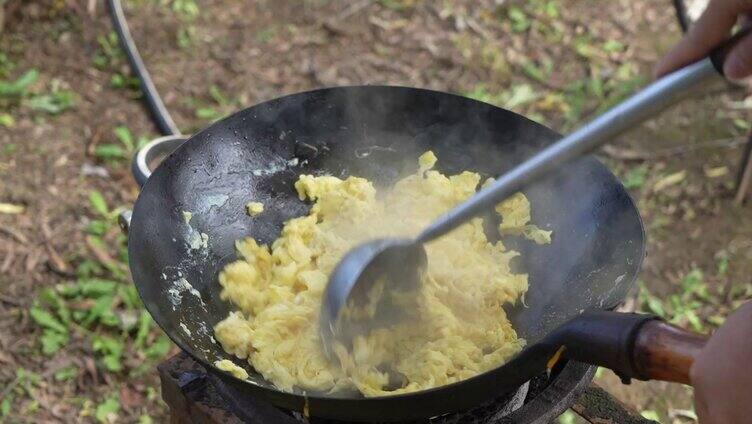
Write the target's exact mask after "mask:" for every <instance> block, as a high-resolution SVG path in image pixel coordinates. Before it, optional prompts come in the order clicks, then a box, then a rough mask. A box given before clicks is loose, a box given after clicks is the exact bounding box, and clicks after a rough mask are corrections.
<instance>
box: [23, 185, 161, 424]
mask: <svg viewBox="0 0 752 424" xmlns="http://www.w3.org/2000/svg"><path fill="white" fill-rule="evenodd" d="M89 211H90V215H91V220H90V223H89V225H88V226H87V232H89V235H88V236H87V245H89V246H90V247H91V249H92V250H93V251H95V252H98V253H97V254H94V255H93V257H91V258H89V257H86V258H83V259H82V260H81V261H80V263H79V264H78V266H77V267H76V271H75V274H76V278H75V279H72V280H70V281H68V282H64V283H61V284H58V285H56V286H54V287H46V288H43V289H42V290H40V291H39V292H38V294H37V296H36V299H35V301H34V304H33V306H32V307H31V308H30V309H29V316H30V317H31V318H32V320H33V322H34V323H35V324H36V325H37V326H38V327H39V328H40V329H41V330H42V336H41V337H40V342H39V348H40V351H41V353H42V354H44V355H47V356H52V355H55V354H57V353H58V352H59V351H60V350H61V349H65V348H66V346H67V345H68V343H69V342H70V340H71V339H74V337H72V335H74V334H75V335H76V337H75V339H85V340H86V341H87V343H89V344H90V346H91V350H92V351H93V352H94V355H95V357H96V359H97V361H98V363H99V365H100V367H101V369H103V370H104V371H106V372H109V373H124V372H128V373H130V374H133V375H137V374H140V373H143V372H144V370H145V369H147V367H148V366H149V365H148V364H145V363H143V364H141V365H138V366H130V367H129V366H127V365H126V364H125V361H124V358H125V357H126V355H127V356H128V357H136V358H139V357H140V358H145V359H159V358H161V357H163V356H164V355H165V354H167V352H168V351H169V350H170V348H171V344H170V342H169V339H167V338H166V337H165V336H164V335H160V334H159V332H156V329H155V327H154V325H153V322H152V320H151V318H150V316H149V314H148V313H147V312H146V311H145V310H144V308H143V305H142V304H141V301H140V299H139V297H138V293H137V292H136V289H135V287H134V286H133V284H131V283H130V282H128V275H127V273H126V271H125V268H126V266H125V262H126V261H127V253H126V248H125V239H124V237H123V236H122V235H120V233H119V229H118V228H117V224H116V217H117V215H118V213H119V210H118V209H117V208H111V207H109V206H108V204H107V201H106V200H105V198H104V196H102V194H101V193H99V192H98V191H92V192H91V193H90V194H89ZM113 236H114V241H115V242H114V243H112V242H111V240H113ZM105 240H108V241H105ZM113 245H114V246H116V250H117V251H116V252H115V254H114V255H113V254H112V253H111V252H110V251H111V250H112V246H113ZM75 375H76V370H75V369H74V368H70V367H68V368H62V369H60V370H58V371H57V372H56V373H55V374H54V378H55V380H57V381H65V380H68V379H71V378H73V377H74V376H75ZM110 404H111V402H110ZM110 412H111V411H110Z"/></svg>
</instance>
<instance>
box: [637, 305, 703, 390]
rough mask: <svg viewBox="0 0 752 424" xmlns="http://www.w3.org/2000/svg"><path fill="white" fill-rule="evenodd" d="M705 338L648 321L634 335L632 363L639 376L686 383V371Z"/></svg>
mask: <svg viewBox="0 0 752 424" xmlns="http://www.w3.org/2000/svg"><path fill="white" fill-rule="evenodd" d="M707 340H708V337H707V336H704V335H701V334H697V333H693V332H690V331H686V330H682V329H681V328H677V327H674V326H673V325H671V324H667V323H665V322H663V321H659V320H654V321H648V322H646V323H645V324H643V325H642V327H641V328H640V329H639V331H638V333H637V337H636V338H635V343H634V350H633V351H632V358H633V361H634V366H635V368H636V370H637V372H638V374H639V375H640V377H641V378H646V379H650V380H662V381H671V382H675V383H683V384H690V383H691V381H690V378H689V370H690V368H692V364H693V363H694V360H695V356H697V354H698V353H699V352H700V351H701V350H702V348H703V347H704V346H705V343H706V342H707Z"/></svg>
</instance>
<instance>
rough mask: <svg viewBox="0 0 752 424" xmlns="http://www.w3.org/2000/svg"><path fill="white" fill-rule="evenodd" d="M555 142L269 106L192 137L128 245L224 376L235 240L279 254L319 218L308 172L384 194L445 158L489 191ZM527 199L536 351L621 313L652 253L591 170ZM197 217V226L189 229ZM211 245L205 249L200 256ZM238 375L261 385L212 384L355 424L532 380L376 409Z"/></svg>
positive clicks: (422, 99)
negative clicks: (222, 282) (569, 323)
mask: <svg viewBox="0 0 752 424" xmlns="http://www.w3.org/2000/svg"><path fill="white" fill-rule="evenodd" d="M556 139H558V135H557V134H556V133H555V132H553V131H551V130H549V129H547V128H546V127H544V126H542V125H539V124H536V123H535V122H532V121H530V120H528V119H526V118H524V117H522V116H520V115H517V114H515V113H512V112H509V111H506V110H503V109H500V108H497V107H494V106H491V105H488V104H485V103H481V102H477V101H474V100H471V99H467V98H464V97H460V96H455V95H451V94H446V93H440V92H435V91H429V90H421V89H413V88H402V87H368V86H367V87H340V88H331V89H322V90H317V91H312V92H306V93H300V94H295V95H291V96H287V97H283V98H279V99H275V100H271V101H268V102H265V103H262V104H259V105H256V106H254V107H251V108H249V109H246V110H243V111H241V112H238V113H236V114H234V115H232V116H230V117H228V118H226V119H224V120H222V121H219V122H217V123H215V124H213V125H212V126H210V127H209V128H207V129H205V130H204V131H202V132H200V133H198V134H196V135H194V136H193V137H192V138H191V139H190V140H188V141H187V142H186V143H185V144H184V145H183V146H181V147H180V148H179V149H178V150H177V151H176V152H175V153H174V154H172V155H171V156H170V157H168V158H167V159H166V160H165V161H164V162H163V163H162V165H161V166H160V167H159V168H158V169H157V170H156V171H155V172H154V174H153V175H152V176H151V177H150V178H149V180H148V181H147V183H146V184H145V186H144V187H143V191H142V193H141V195H140V196H139V199H138V201H137V203H136V205H135V208H134V213H133V218H132V224H131V231H130V235H129V255H130V266H131V271H132V273H133V278H134V281H135V283H136V285H137V287H138V290H139V292H140V294H141V297H142V299H143V300H144V303H145V305H146V307H147V309H148V310H149V312H150V313H151V315H152V316H153V318H154V320H155V321H156V322H157V323H158V324H159V325H160V326H161V327H162V329H164V330H165V332H166V333H167V334H168V335H169V336H170V337H171V338H172V340H173V341H175V343H176V344H178V345H179V346H180V347H181V348H182V349H183V350H185V351H186V352H188V353H189V354H191V355H192V356H194V357H195V358H196V359H197V360H199V361H200V362H202V363H203V365H205V366H207V368H209V369H210V370H211V369H212V368H213V367H212V366H211V364H212V363H213V362H214V361H215V360H217V359H223V358H230V356H229V355H227V354H226V353H225V352H224V351H223V350H222V348H221V346H220V345H219V344H217V343H216V342H215V341H214V339H213V337H212V334H213V330H212V328H213V326H214V325H215V324H216V323H217V322H219V321H220V320H222V319H223V318H225V317H226V316H227V315H228V313H229V312H230V311H232V310H234V309H235V308H234V307H233V306H232V305H231V304H229V303H227V302H225V301H222V300H220V298H219V292H220V286H219V284H218V282H217V276H218V273H219V271H220V270H221V269H222V267H223V266H224V265H225V264H227V263H228V262H230V261H232V260H234V259H235V251H234V243H235V241H236V240H237V239H239V238H243V237H247V236H252V237H254V238H255V239H257V240H258V241H259V242H260V243H271V242H273V241H274V240H275V239H276V238H277V237H278V235H279V233H280V230H281V228H282V225H283V223H284V222H285V221H287V220H288V219H290V218H293V217H297V216H300V215H303V214H306V213H307V211H308V209H309V206H310V205H309V204H307V203H305V202H303V201H300V200H299V199H298V196H297V193H296V192H295V189H294V187H293V184H294V182H295V181H296V180H297V178H298V176H299V175H300V174H314V175H322V174H329V175H334V176H338V177H347V176H349V175H356V176H361V177H364V178H367V179H369V180H371V181H373V182H374V183H375V184H376V185H377V186H378V187H384V186H389V185H390V184H392V183H393V182H395V181H396V180H397V179H399V178H400V177H403V176H405V175H407V174H409V173H412V172H414V171H415V169H416V160H417V157H418V156H419V155H420V154H421V153H423V152H425V151H426V150H433V151H434V152H435V153H436V155H437V156H438V158H439V162H438V166H437V169H438V170H440V171H441V172H443V173H446V174H456V173H459V172H462V171H464V170H470V171H475V172H479V173H480V174H481V175H482V177H484V178H485V177H490V176H496V175H499V174H500V173H503V172H504V171H505V170H507V169H509V168H510V167H511V166H513V165H514V164H516V163H519V162H520V161H522V160H524V158H526V157H527V156H530V155H531V154H532V153H534V152H535V151H537V150H539V149H540V148H541V147H542V146H544V145H546V144H548V143H551V142H553V141H555V140H556ZM525 194H526V195H527V196H528V198H529V199H530V202H531V204H532V212H533V222H534V223H535V224H537V225H539V226H540V227H541V228H543V229H549V230H553V232H554V233H553V242H552V244H551V245H544V246H537V245H535V244H533V243H531V242H527V241H523V240H519V239H517V238H508V239H507V238H505V239H504V242H505V245H506V246H507V247H509V248H513V249H515V250H518V251H520V252H521V253H522V257H521V260H519V261H518V263H517V265H518V266H519V267H520V271H521V272H527V273H528V274H529V276H530V278H529V282H530V288H529V291H528V292H527V294H526V296H525V302H524V305H523V304H521V303H520V304H518V305H515V306H513V307H510V308H509V309H508V313H509V316H510V319H511V320H512V323H513V325H514V328H515V329H516V330H517V332H518V334H519V336H520V337H522V338H525V339H527V341H528V344H529V345H530V344H533V343H534V342H535V341H537V340H539V339H540V338H541V337H542V336H544V335H545V334H546V333H547V332H548V331H550V330H551V329H552V328H554V327H556V326H557V325H558V324H560V323H562V322H563V321H565V320H566V319H567V318H570V317H572V316H574V315H576V314H578V313H580V312H581V311H583V310H587V309H592V308H599V309H608V308H612V307H614V306H615V305H617V304H618V303H619V302H620V301H621V300H623V298H624V296H625V295H626V292H627V291H628V290H629V288H630V287H631V286H632V285H633V282H634V279H635V276H636V273H637V270H638V268H639V266H640V263H641V260H642V257H643V255H644V236H643V229H642V224H641V221H640V218H639V215H638V212H637V210H636V208H635V206H634V204H633V202H632V200H631V199H630V197H629V195H628V194H627V192H626V190H625V189H624V188H623V186H622V185H621V184H620V183H619V182H618V180H617V179H616V178H615V177H614V176H613V175H612V174H611V173H610V172H609V171H608V170H607V169H606V168H605V167H604V166H603V165H602V164H600V163H599V162H598V161H597V160H595V159H594V158H592V157H587V158H583V159H580V160H578V161H576V162H573V163H571V164H567V165H563V166H562V167H561V169H560V170H559V171H557V173H556V174H554V175H552V176H551V177H549V178H547V179H545V180H544V181H542V182H540V183H538V184H536V185H534V186H532V187H529V188H528V189H526V190H525ZM249 201H259V202H262V203H263V204H264V205H265V210H264V213H262V214H261V215H259V216H256V217H253V218H251V217H249V216H248V215H246V212H245V204H246V203H247V202H249ZM183 211H188V212H191V213H192V218H191V220H190V221H189V222H188V223H186V222H185V219H184V216H183V213H182V212H183ZM489 216H490V215H489ZM201 233H204V234H206V235H207V236H208V241H207V247H206V248H203V247H199V248H198V249H194V248H191V247H190V245H191V244H192V243H193V246H194V247H195V246H196V243H195V241H196V238H195V237H196V236H199V239H198V240H200V234H201ZM181 279H185V281H187V282H188V283H190V284H191V286H192V287H193V288H195V289H196V290H197V291H198V292H199V293H200V298H199V297H197V296H195V295H194V294H191V292H190V291H189V290H186V286H185V285H184V284H183V283H182V282H181V281H182V280H181ZM176 282H177V283H176ZM528 350H530V349H528ZM518 359H521V358H519V357H518ZM235 362H236V363H238V364H241V365H244V367H245V368H246V369H247V370H248V371H249V374H250V378H249V380H250V382H243V381H240V380H236V379H234V378H232V377H230V376H229V375H227V374H224V373H221V372H219V371H218V370H216V369H214V370H212V371H215V372H218V373H220V376H221V377H222V378H224V379H225V381H227V382H229V383H230V384H233V385H235V386H238V387H242V388H243V389H244V390H247V391H248V392H249V393H252V394H254V395H258V396H262V397H264V398H265V399H267V400H269V401H271V402H272V403H273V404H275V405H278V406H284V407H287V408H293V409H298V410H301V409H302V408H303V407H304V404H306V403H307V404H308V408H309V409H310V411H311V413H312V414H317V413H320V414H321V415H322V416H330V417H334V418H343V417H347V418H352V419H365V418H369V417H370V418H373V417H371V415H368V414H373V413H374V412H369V411H365V412H364V411H363V410H364V409H368V407H365V408H364V406H366V405H373V407H374V408H376V409H378V410H381V411H380V414H381V415H379V418H381V419H390V418H394V419H397V418H396V417H397V416H398V415H399V417H403V416H404V417H405V418H407V417H409V416H417V415H418V414H434V415H436V414H437V413H440V412H442V411H443V412H448V411H449V410H456V409H457V408H459V407H462V406H463V405H467V406H469V405H470V404H471V403H470V402H471V401H473V402H475V403H478V402H480V401H481V400H482V399H471V398H473V397H480V396H484V393H486V392H488V391H489V390H490V391H491V393H490V394H485V396H487V397H488V396H494V395H496V396H498V395H499V392H500V391H503V390H509V389H511V388H512V387H511V385H512V383H514V381H513V380H515V379H519V378H522V376H521V374H522V373H523V371H524V369H518V370H517V371H516V372H515V371H514V370H512V374H513V375H512V374H509V370H506V371H505V370H504V368H510V367H501V368H499V369H497V370H495V371H491V372H489V373H486V374H488V375H487V376H486V375H484V376H480V377H476V378H473V379H470V380H466V381H463V382H460V383H456V384H454V385H451V386H445V387H442V388H437V389H432V390H428V391H424V392H419V393H415V394H408V395H401V396H392V397H385V398H371V399H362V398H359V396H357V395H355V394H336V395H326V394H310V393H309V394H307V396H306V397H304V396H302V394H301V393H298V394H289V393H283V392H280V391H279V390H277V389H276V388H275V387H274V386H273V385H271V384H270V383H269V382H267V381H265V380H264V379H263V378H262V377H261V376H260V375H259V374H257V373H255V372H254V371H253V369H252V368H250V366H248V365H247V364H246V363H245V361H242V360H237V359H236V360H235ZM515 362H520V361H515ZM528 362H530V361H528ZM520 363H521V362H520ZM523 381H524V380H523ZM516 384H519V383H516ZM400 402H402V403H400ZM386 406H389V408H385V407H386ZM400 408H402V409H405V408H406V409H407V410H400ZM390 414H391V415H390ZM422 416H430V415H422Z"/></svg>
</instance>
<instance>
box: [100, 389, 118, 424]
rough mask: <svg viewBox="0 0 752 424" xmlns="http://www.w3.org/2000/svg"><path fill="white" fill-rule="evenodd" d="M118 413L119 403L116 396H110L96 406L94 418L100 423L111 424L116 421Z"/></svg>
mask: <svg viewBox="0 0 752 424" xmlns="http://www.w3.org/2000/svg"><path fill="white" fill-rule="evenodd" d="M119 411H120V402H119V401H118V398H117V395H114V394H113V395H110V396H109V397H107V399H105V400H104V402H102V403H100V404H99V405H98V406H97V410H96V411H95V412H94V418H96V419H97V421H99V422H100V423H112V422H115V420H116V419H117V413H118V412H119Z"/></svg>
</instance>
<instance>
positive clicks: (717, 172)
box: [704, 166, 729, 178]
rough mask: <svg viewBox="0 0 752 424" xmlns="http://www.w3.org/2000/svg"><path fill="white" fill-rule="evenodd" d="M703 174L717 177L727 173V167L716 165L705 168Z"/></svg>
mask: <svg viewBox="0 0 752 424" xmlns="http://www.w3.org/2000/svg"><path fill="white" fill-rule="evenodd" d="M704 171H705V176H706V177H708V178H719V177H723V176H724V175H726V174H728V173H729V169H728V167H726V166H718V167H715V168H705V169H704Z"/></svg>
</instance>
